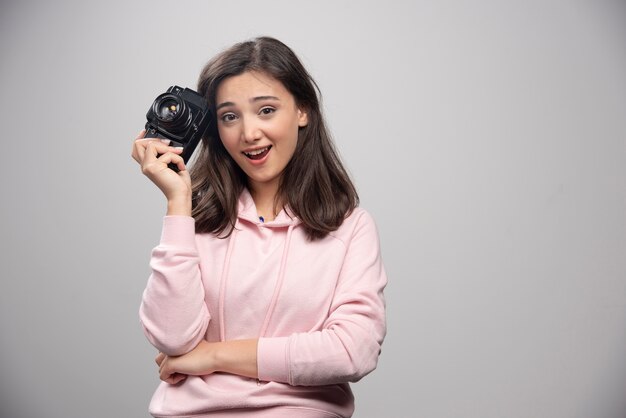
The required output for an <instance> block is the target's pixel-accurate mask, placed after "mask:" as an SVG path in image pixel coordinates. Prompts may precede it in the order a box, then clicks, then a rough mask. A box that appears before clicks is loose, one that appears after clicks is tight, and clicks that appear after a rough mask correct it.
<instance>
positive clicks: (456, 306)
mask: <svg viewBox="0 0 626 418" xmlns="http://www.w3.org/2000/svg"><path fill="white" fill-rule="evenodd" d="M0 7H1V8H0V57H1V58H0V92H1V97H2V106H1V109H0V135H1V138H2V160H3V161H2V164H0V175H1V177H0V178H1V179H2V181H1V182H0V190H1V196H2V198H1V203H0V207H1V208H2V209H1V210H2V214H1V215H2V216H1V218H0V224H1V227H2V230H1V231H2V251H0V263H1V265H2V270H1V275H2V277H1V281H0V389H1V391H0V408H1V409H0V411H1V414H2V418H20V417H27V418H37V417H45V418H57V417H58V418H61V417H62V418H84V417H91V418H100V417H111V416H116V417H146V416H147V415H148V414H147V405H148V402H149V399H150V396H151V393H152V391H153V389H154V387H155V386H156V384H157V382H158V379H157V373H156V368H155V366H154V363H153V357H154V354H155V352H154V349H153V348H152V347H150V346H149V345H148V343H147V342H146V341H145V339H144V337H143V335H142V332H141V329H140V327H139V323H138V319H137V310H138V306H139V301H140V297H141V291H142V289H143V287H144V285H145V282H146V279H147V276H148V273H149V271H148V265H147V262H148V257H149V253H150V250H151V248H152V247H153V246H154V245H155V244H156V242H157V240H158V236H159V232H160V231H159V229H160V222H161V216H162V215H163V213H164V210H165V206H164V200H163V198H162V196H161V195H160V193H159V192H158V190H157V189H156V188H155V187H154V186H153V185H152V184H151V183H150V182H149V181H148V180H147V179H146V178H144V177H143V176H142V175H141V174H140V172H139V170H138V168H137V166H136V164H135V163H134V161H132V160H131V158H130V156H129V153H130V145H131V142H132V139H133V138H134V136H135V134H136V133H137V131H139V130H140V129H141V127H142V125H143V123H144V118H145V112H146V110H147V107H148V105H149V104H150V103H151V102H152V100H153V99H154V97H155V96H156V95H157V94H158V93H160V92H161V91H162V90H164V89H165V88H167V87H168V86H170V85H171V84H173V83H176V84H179V85H183V86H190V87H193V86H194V85H195V82H196V78H197V75H198V73H199V71H200V68H201V67H202V65H203V64H204V63H205V62H206V61H207V60H208V59H209V58H210V57H211V56H212V55H214V54H215V53H216V52H218V51H220V50H221V49H223V48H225V47H227V46H229V45H230V44H232V43H233V42H236V41H240V40H243V39H247V38H249V37H252V36H256V35H260V34H267V35H272V36H275V37H278V38H280V39H282V40H283V41H285V42H286V43H287V44H288V45H290V46H291V47H292V48H293V49H295V50H296V52H297V53H298V54H299V55H300V56H301V57H302V59H303V61H304V62H305V64H306V65H307V66H308V68H309V70H310V71H311V72H312V74H313V75H314V77H315V78H316V79H317V81H318V82H319V85H320V86H321V88H322V91H323V92H324V103H325V109H326V113H327V116H328V119H329V123H330V126H331V128H332V130H333V133H334V136H335V138H336V141H337V144H338V147H339V149H340V151H341V153H342V155H343V156H344V158H345V160H346V163H347V165H348V167H349V169H350V170H351V172H352V174H353V175H354V177H355V179H356V181H357V184H358V187H359V189H360V193H361V196H362V205H363V206H364V207H365V208H367V209H368V210H369V211H370V212H371V213H372V214H373V215H374V216H375V218H376V220H377V222H378V225H379V229H380V233H381V240H382V245H383V256H384V259H385V262H386V266H387V270H388V274H389V277H390V284H389V287H388V291H387V299H388V312H389V333H388V338H387V341H386V343H385V345H384V349H383V353H382V357H381V360H380V364H379V368H378V370H376V371H375V372H374V373H373V374H372V375H370V376H368V377H366V378H365V379H364V380H362V381H361V382H360V383H358V384H356V385H355V386H354V388H355V392H356V396H357V413H356V415H355V416H356V417H361V418H365V417H428V418H453V417H464V418H468V417H475V418H502V417H511V418H529V417H549V418H590V417H591V418H623V417H624V416H626V401H625V400H624V399H625V398H624V393H625V391H626V357H625V354H624V353H625V352H626V256H625V255H626V221H625V218H624V217H625V214H626V4H625V3H624V2H623V1H604V0H599V1H598V0H596V1H593V0H589V1H577V0H574V1H565V0H548V1H542V0H530V1H477V2H469V1H411V2H409V1H398V2H382V1H379V2H372V1H369V2H367V1H366V2H363V1H335V2H331V1H318V2H312V1H311V2H296V1H265V2H258V1H256V2H252V1H237V0H233V1H227V2H209V1H180V2H174V1H147V0H143V1H128V2H126V1H106V2H105V1H101V2H85V1H78V0H74V1H73V0H61V1H54V2H44V1H34V0H33V1H19V2H18V1H17V0H13V1H3V2H2V3H1V6H0Z"/></svg>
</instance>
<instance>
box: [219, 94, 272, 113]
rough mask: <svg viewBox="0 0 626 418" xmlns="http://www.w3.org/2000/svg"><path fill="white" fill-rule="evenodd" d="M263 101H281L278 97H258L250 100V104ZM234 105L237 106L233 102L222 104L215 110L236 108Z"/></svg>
mask: <svg viewBox="0 0 626 418" xmlns="http://www.w3.org/2000/svg"><path fill="white" fill-rule="evenodd" d="M262 100H278V101H280V99H279V98H278V97H276V96H256V97H253V98H252V99H250V102H251V103H254V102H260V101H262ZM234 105H235V103H233V102H224V103H220V104H219V105H217V107H216V108H215V110H220V109H221V108H223V107H227V106H234Z"/></svg>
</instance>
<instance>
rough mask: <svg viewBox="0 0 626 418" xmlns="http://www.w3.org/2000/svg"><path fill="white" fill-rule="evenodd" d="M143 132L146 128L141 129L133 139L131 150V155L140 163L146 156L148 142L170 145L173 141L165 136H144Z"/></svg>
mask: <svg viewBox="0 0 626 418" xmlns="http://www.w3.org/2000/svg"><path fill="white" fill-rule="evenodd" d="M143 132H145V130H144V131H141V132H140V133H139V135H138V136H137V138H136V139H135V140H134V141H133V148H132V151H131V156H132V157H133V159H134V160H135V161H137V162H138V163H140V164H141V161H142V160H143V158H144V156H145V150H146V147H147V146H148V144H150V143H151V142H154V143H156V144H163V145H169V144H170V143H171V142H172V141H170V140H169V139H164V138H143V137H142V133H143Z"/></svg>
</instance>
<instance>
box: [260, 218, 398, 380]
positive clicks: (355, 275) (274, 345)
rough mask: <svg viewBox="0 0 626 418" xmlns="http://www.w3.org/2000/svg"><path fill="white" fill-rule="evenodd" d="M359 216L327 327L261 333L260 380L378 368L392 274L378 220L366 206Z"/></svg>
mask: <svg viewBox="0 0 626 418" xmlns="http://www.w3.org/2000/svg"><path fill="white" fill-rule="evenodd" d="M357 218H358V219H357V221H356V225H355V227H354V228H353V230H352V235H351V237H350V239H349V241H348V242H345V244H346V246H347V252H346V256H345V259H344V263H343V266H342V269H341V272H340V276H339V278H338V281H337V288H336V289H335V294H334V297H333V301H332V304H331V307H330V313H329V316H328V318H327V320H326V321H325V323H324V325H323V328H322V330H321V331H316V332H311V333H297V334H294V335H291V336H289V337H276V338H261V339H260V340H259V344H258V349H257V364H258V373H259V379H260V380H264V381H276V382H283V383H288V384H290V385H302V386H315V385H326V384H334V383H344V382H355V381H358V380H360V379H361V378H362V377H363V376H365V375H367V374H368V373H370V372H371V371H372V370H374V369H375V368H376V364H377V362H378V356H379V354H380V349H381V344H382V342H383V339H384V337H385V333H386V321H385V300H384V297H383V290H384V288H385V285H386V284H387V277H386V274H385V271H384V267H383V264H382V260H381V257H380V248H379V239H378V233H377V230H376V225H375V223H374V220H373V219H372V218H371V217H370V216H369V214H367V212H365V211H359V213H358V214H357Z"/></svg>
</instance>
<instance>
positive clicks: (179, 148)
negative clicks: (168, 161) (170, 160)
mask: <svg viewBox="0 0 626 418" xmlns="http://www.w3.org/2000/svg"><path fill="white" fill-rule="evenodd" d="M174 149H176V150H183V149H184V147H174Z"/></svg>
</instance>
